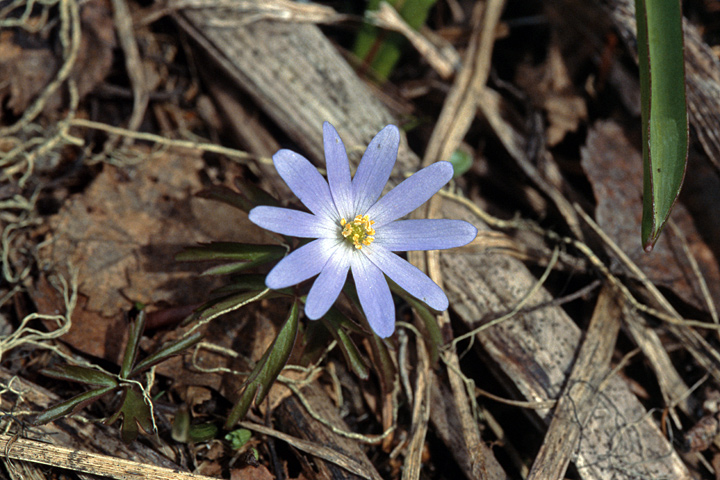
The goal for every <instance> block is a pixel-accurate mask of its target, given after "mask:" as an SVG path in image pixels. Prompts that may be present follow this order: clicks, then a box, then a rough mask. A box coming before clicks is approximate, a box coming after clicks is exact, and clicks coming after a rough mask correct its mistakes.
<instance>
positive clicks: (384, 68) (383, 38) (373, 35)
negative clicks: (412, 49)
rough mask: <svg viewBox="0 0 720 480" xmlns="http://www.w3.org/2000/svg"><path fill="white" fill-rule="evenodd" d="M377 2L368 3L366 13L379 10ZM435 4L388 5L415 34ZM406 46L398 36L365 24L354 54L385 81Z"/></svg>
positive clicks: (422, 0)
mask: <svg viewBox="0 0 720 480" xmlns="http://www.w3.org/2000/svg"><path fill="white" fill-rule="evenodd" d="M380 1H381V0H370V2H368V7H367V11H377V10H379V8H380ZM436 1H437V0H390V1H388V2H387V3H389V4H390V5H392V6H393V7H394V8H395V9H396V10H397V11H398V13H399V14H400V16H401V17H402V18H403V19H404V20H405V21H406V22H407V24H408V25H409V26H410V28H412V29H414V30H418V29H419V28H420V27H421V26H422V25H423V24H424V23H425V20H427V16H428V13H429V11H430V8H431V7H432V6H433V5H434V4H435V2H436ZM406 45H407V41H406V40H405V38H404V37H403V36H402V35H401V34H399V33H397V32H389V31H386V30H381V29H379V28H378V27H376V26H374V25H372V24H370V23H365V24H363V25H362V27H361V28H360V31H359V32H358V36H357V38H356V40H355V47H354V53H355V55H356V56H357V57H358V58H360V59H361V60H362V61H363V62H364V63H365V64H366V65H368V66H370V67H371V68H372V69H373V71H374V72H375V73H376V74H377V76H378V77H379V78H381V79H383V80H384V79H387V78H388V76H389V75H390V73H392V71H393V68H394V67H395V64H396V63H397V61H398V60H399V59H400V57H401V56H402V52H403V50H404V48H405V47H406Z"/></svg>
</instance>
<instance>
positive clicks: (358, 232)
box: [340, 215, 375, 250]
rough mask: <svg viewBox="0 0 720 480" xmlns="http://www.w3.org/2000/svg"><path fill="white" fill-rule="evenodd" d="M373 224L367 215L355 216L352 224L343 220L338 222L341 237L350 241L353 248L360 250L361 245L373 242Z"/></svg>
mask: <svg viewBox="0 0 720 480" xmlns="http://www.w3.org/2000/svg"><path fill="white" fill-rule="evenodd" d="M374 223H375V221H374V220H370V217H368V216H367V215H356V216H355V218H354V219H353V221H352V222H349V223H348V222H347V220H345V219H344V218H343V219H341V220H340V226H341V227H343V229H342V236H343V237H345V238H347V239H348V241H352V243H353V245H354V246H355V248H357V249H358V250H361V249H362V247H363V245H365V246H367V245H370V244H371V243H372V242H373V241H374V240H375V237H374V235H375V229H374V228H373V227H372V226H373V224H374Z"/></svg>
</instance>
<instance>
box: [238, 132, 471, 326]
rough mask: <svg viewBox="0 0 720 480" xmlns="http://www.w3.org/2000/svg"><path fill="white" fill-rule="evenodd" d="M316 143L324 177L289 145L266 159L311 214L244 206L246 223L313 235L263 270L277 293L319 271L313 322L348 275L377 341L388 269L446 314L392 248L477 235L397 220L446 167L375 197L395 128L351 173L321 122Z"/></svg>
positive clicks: (422, 278)
mask: <svg viewBox="0 0 720 480" xmlns="http://www.w3.org/2000/svg"><path fill="white" fill-rule="evenodd" d="M323 139H324V146H325V160H326V162H327V178H328V180H327V181H325V179H324V178H323V177H322V175H320V173H319V172H318V171H317V169H316V168H315V167H313V165H312V164H311V163H310V162H309V161H308V160H307V159H306V158H305V157H303V156H301V155H298V154H297V153H295V152H293V151H290V150H280V151H278V152H277V153H276V154H275V155H274V156H273V162H274V164H275V168H276V169H277V171H278V173H279V174H280V176H281V177H282V179H283V180H284V181H285V183H287V185H288V187H290V190H292V191H293V193H295V195H297V197H298V198H299V199H300V201H301V202H302V203H303V204H304V205H305V206H306V207H307V208H308V210H310V213H306V212H301V211H298V210H290V209H287V208H279V207H268V206H260V207H255V208H253V209H252V210H251V211H250V220H251V221H252V222H253V223H255V224H256V225H258V226H260V227H263V228H265V229H267V230H270V231H272V232H275V233H280V234H282V235H289V236H293V237H301V238H315V239H316V240H313V241H312V242H310V243H308V244H306V245H303V246H302V247H300V248H298V249H297V250H295V251H294V252H292V253H290V254H289V255H288V256H287V257H285V258H284V259H282V260H281V261H280V262H279V263H278V264H277V265H276V266H275V268H273V269H272V270H271V271H270V273H269V274H268V276H267V278H266V280H265V283H266V285H267V286H268V287H269V288H272V289H275V290H276V289H280V288H285V287H289V286H291V285H295V284H297V283H300V282H302V281H305V280H307V279H309V278H311V277H314V276H315V275H319V276H318V278H317V279H316V280H315V283H313V285H312V287H311V288H310V293H309V294H308V296H307V302H306V303H305V314H306V315H307V317H308V318H310V319H312V320H315V319H318V318H320V317H322V316H323V315H325V313H326V312H327V311H328V310H329V309H330V307H331V306H332V304H333V303H335V300H336V299H337V297H338V295H339V294H340V291H341V290H342V287H343V285H344V284H345V280H346V279H347V275H348V271H352V275H353V279H354V280H355V286H356V288H357V293H358V297H359V299H360V304H361V305H362V308H363V310H364V312H365V316H366V317H367V319H368V322H369V323H370V327H372V329H373V330H374V331H375V333H377V334H378V335H379V336H380V337H383V338H384V337H388V336H390V335H392V333H393V331H394V330H395V307H394V305H393V300H392V295H391V294H390V288H389V287H388V284H387V281H386V280H385V275H387V276H388V278H390V279H391V280H392V281H394V282H395V283H397V284H398V285H399V286H400V287H401V288H403V289H405V290H406V291H407V292H408V293H410V294H411V295H413V296H414V297H417V298H418V299H420V300H422V301H423V302H425V303H426V304H427V305H428V306H429V307H430V308H432V309H434V310H437V311H443V310H446V309H447V308H448V299H447V296H445V293H444V292H443V291H442V289H441V288H440V287H439V286H438V285H437V284H436V283H435V282H433V281H432V280H431V279H430V278H429V277H428V276H427V275H425V274H424V273H423V272H421V271H420V270H419V269H418V268H416V267H414V266H413V265H411V264H410V263H408V262H407V261H405V260H403V259H402V258H400V257H399V256H398V255H396V254H395V253H393V252H399V251H408V250H439V249H446V248H452V247H459V246H462V245H466V244H467V243H469V242H471V241H472V240H473V239H474V238H475V236H476V235H477V229H476V228H475V227H473V226H472V225H471V224H469V223H468V222H465V221H462V220H444V219H437V220H435V219H433V220H398V219H399V218H401V217H404V216H405V215H407V214H408V213H410V212H412V211H413V210H415V209H416V208H418V207H419V206H420V205H422V204H423V203H425V202H426V201H427V200H429V199H430V197H432V196H433V195H434V194H435V193H436V192H437V191H438V190H440V188H442V186H443V185H445V184H446V183H447V182H448V181H450V179H451V178H452V176H453V167H452V165H451V164H450V163H449V162H437V163H434V164H432V165H430V166H429V167H426V168H423V169H422V170H420V171H419V172H417V173H415V174H414V175H413V176H411V177H410V178H408V179H407V180H405V181H404V182H402V183H400V184H399V185H398V186H396V187H395V188H394V189H392V190H391V191H390V192H388V193H387V194H386V195H385V196H383V197H382V198H380V195H381V193H382V190H383V188H384V187H385V184H386V183H387V182H388V179H389V178H390V172H391V171H392V169H393V165H394V164H395V159H396V157H397V152H398V146H399V143H400V132H399V131H398V129H397V127H395V126H394V125H388V126H387V127H385V128H384V129H382V130H381V131H380V133H378V134H377V135H376V136H375V138H373V140H372V141H371V142H370V145H368V147H367V150H366V151H365V154H364V155H363V157H362V160H361V162H360V165H359V166H358V169H357V172H356V173H355V176H354V177H353V178H352V179H351V177H350V163H349V162H348V157H347V153H346V151H345V146H344V145H343V142H342V140H341V139H340V136H339V135H338V133H337V131H336V130H335V128H334V127H333V126H332V125H330V124H329V123H327V122H325V124H324V125H323Z"/></svg>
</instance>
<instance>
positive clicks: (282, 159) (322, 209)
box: [273, 150, 340, 221]
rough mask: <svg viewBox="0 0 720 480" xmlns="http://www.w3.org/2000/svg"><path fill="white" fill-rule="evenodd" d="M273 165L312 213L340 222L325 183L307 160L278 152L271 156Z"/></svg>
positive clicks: (295, 154)
mask: <svg viewBox="0 0 720 480" xmlns="http://www.w3.org/2000/svg"><path fill="white" fill-rule="evenodd" d="M273 163H274V164H275V169H276V170H277V172H278V174H280V177H282V179H283V180H285V183H287V185H288V187H290V190H292V191H293V193H294V194H295V195H296V196H297V197H298V198H299V199H300V201H301V202H302V203H303V205H305V206H306V207H307V208H308V209H309V210H310V211H311V212H312V213H314V214H315V215H318V216H322V217H326V218H329V219H332V220H334V221H339V220H340V217H339V215H338V213H337V209H336V208H335V203H334V202H333V200H332V196H331V195H330V188H329V187H328V184H327V182H326V181H325V179H324V178H323V176H322V175H320V173H319V172H318V171H317V169H316V168H315V167H314V166H313V164H312V163H310V161H309V160H308V159H307V158H305V157H303V156H302V155H299V154H297V153H295V152H293V151H292V150H280V151H278V152H277V153H276V154H275V155H273Z"/></svg>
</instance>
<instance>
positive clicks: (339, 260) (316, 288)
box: [305, 245, 350, 320]
mask: <svg viewBox="0 0 720 480" xmlns="http://www.w3.org/2000/svg"><path fill="white" fill-rule="evenodd" d="M349 269H350V262H349V258H348V257H347V248H346V247H345V245H338V246H337V247H336V248H335V251H334V252H333V253H332V254H331V256H330V259H329V260H328V261H327V263H326V264H325V266H324V267H323V269H322V272H320V276H319V277H318V278H317V280H315V283H313V286H312V288H311V289H310V293H308V296H307V302H305V315H307V317H308V318H309V319H310V320H317V319H318V318H320V317H322V316H323V315H325V314H326V313H327V311H328V310H329V309H330V307H332V305H333V303H335V300H337V297H338V295H340V291H341V290H342V288H343V285H345V279H347V274H348V270H349Z"/></svg>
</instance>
